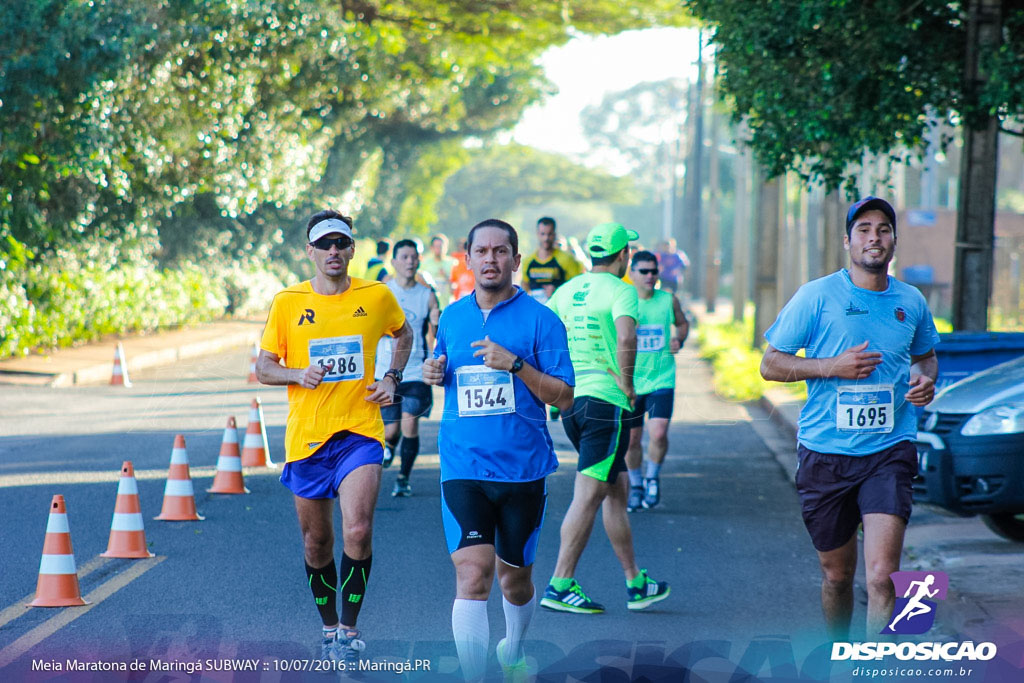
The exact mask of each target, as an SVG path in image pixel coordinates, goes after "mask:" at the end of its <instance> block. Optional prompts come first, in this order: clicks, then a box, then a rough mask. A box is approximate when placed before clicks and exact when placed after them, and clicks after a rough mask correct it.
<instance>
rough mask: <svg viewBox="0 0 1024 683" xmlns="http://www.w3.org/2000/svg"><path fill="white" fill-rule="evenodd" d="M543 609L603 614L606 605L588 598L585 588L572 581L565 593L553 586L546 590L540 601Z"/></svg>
mask: <svg viewBox="0 0 1024 683" xmlns="http://www.w3.org/2000/svg"><path fill="white" fill-rule="evenodd" d="M540 606H541V607H546V608H548V609H552V610H555V611H556V612H573V613H575V614H601V613H602V612H604V605H601V604H598V603H596V602H594V601H593V600H591V599H590V598H588V597H587V594H586V593H584V592H583V588H581V587H580V584H578V583H577V582H576V579H572V583H570V584H569V587H568V588H566V589H565V590H563V591H560V590H558V589H557V588H555V587H554V586H552V585H551V584H548V587H547V588H546V589H545V590H544V597H543V598H542V599H541V601H540Z"/></svg>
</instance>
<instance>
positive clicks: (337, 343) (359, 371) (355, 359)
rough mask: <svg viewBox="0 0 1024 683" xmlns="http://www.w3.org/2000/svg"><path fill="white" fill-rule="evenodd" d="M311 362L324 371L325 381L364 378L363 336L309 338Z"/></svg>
mask: <svg viewBox="0 0 1024 683" xmlns="http://www.w3.org/2000/svg"><path fill="white" fill-rule="evenodd" d="M309 363H310V365H319V366H320V367H321V368H323V371H324V378H323V381H324V382H344V381H345V380H350V379H362V378H363V336H362V335H361V334H353V335H349V336H347V337H330V338H327V339H310V340H309Z"/></svg>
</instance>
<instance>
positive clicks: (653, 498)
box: [644, 477, 661, 510]
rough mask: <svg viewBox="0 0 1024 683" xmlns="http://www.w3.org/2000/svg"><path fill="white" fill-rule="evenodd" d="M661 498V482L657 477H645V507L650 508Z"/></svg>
mask: <svg viewBox="0 0 1024 683" xmlns="http://www.w3.org/2000/svg"><path fill="white" fill-rule="evenodd" d="M660 500H661V482H660V481H658V478H657V477H651V478H650V479H644V507H645V508H647V509H648V510H650V509H651V508H652V507H654V506H655V505H657V504H658V502H659V501H660Z"/></svg>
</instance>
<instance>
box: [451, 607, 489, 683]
mask: <svg viewBox="0 0 1024 683" xmlns="http://www.w3.org/2000/svg"><path fill="white" fill-rule="evenodd" d="M452 633H453V634H454V635H455V649H456V650H457V651H458V653H459V664H460V665H461V666H462V675H463V677H464V678H465V679H466V680H467V681H480V680H483V677H484V672H485V671H486V669H487V642H488V640H490V633H489V631H488V625H487V601H486V600H464V599H462V598H456V599H455V603H454V604H453V605H452Z"/></svg>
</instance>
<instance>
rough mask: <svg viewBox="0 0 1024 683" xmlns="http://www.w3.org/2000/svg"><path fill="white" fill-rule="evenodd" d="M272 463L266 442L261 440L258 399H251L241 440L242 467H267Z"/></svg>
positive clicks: (261, 426)
mask: <svg viewBox="0 0 1024 683" xmlns="http://www.w3.org/2000/svg"><path fill="white" fill-rule="evenodd" d="M271 465H273V463H272V462H270V458H269V457H268V454H267V447H266V443H265V442H264V441H263V422H262V420H261V416H260V403H259V400H258V399H255V398H254V399H253V400H252V406H250V408H249V425H248V426H247V427H246V429H245V441H243V442H242V467H269V466H271Z"/></svg>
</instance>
